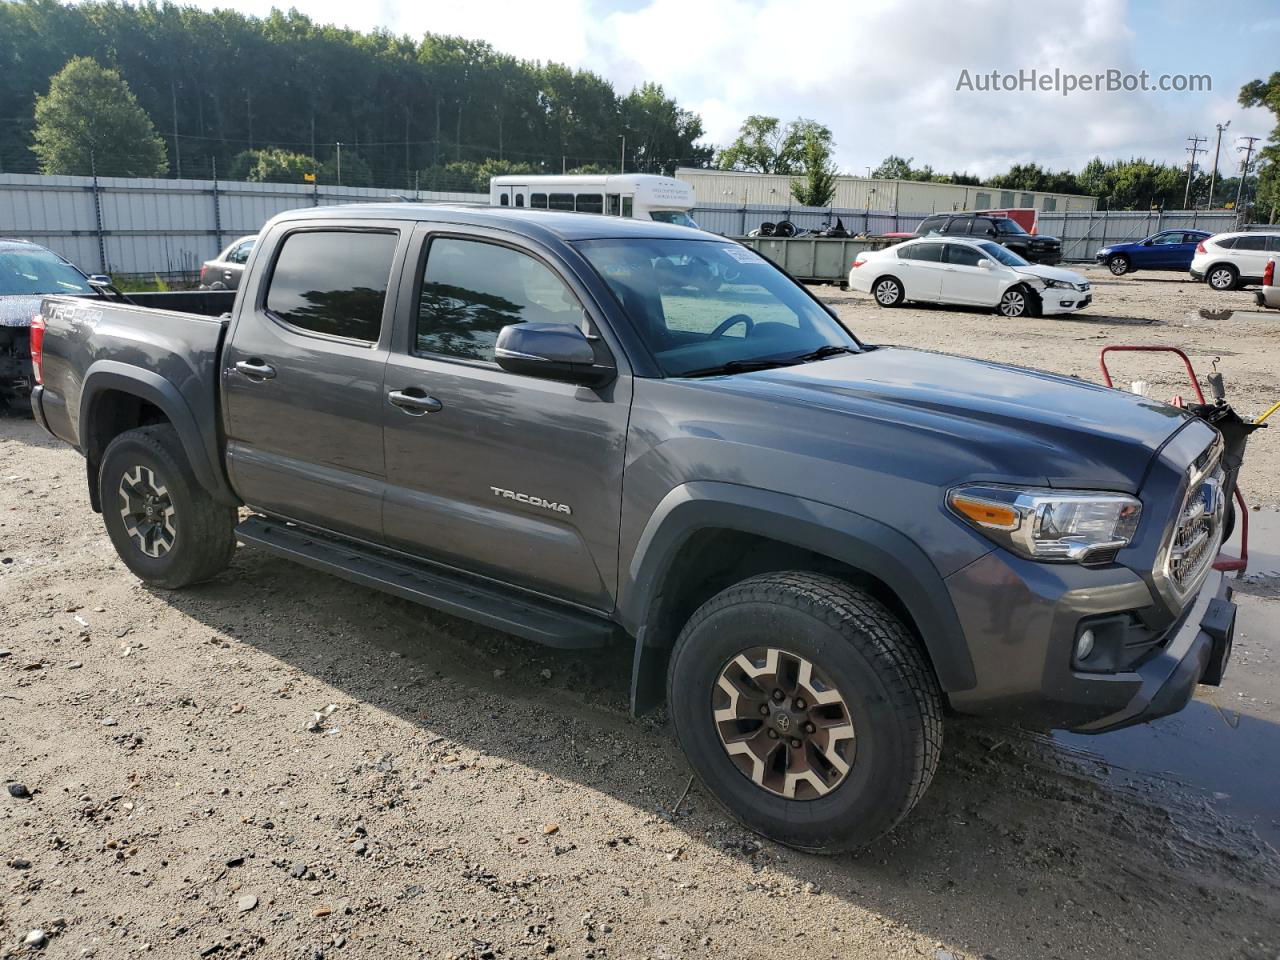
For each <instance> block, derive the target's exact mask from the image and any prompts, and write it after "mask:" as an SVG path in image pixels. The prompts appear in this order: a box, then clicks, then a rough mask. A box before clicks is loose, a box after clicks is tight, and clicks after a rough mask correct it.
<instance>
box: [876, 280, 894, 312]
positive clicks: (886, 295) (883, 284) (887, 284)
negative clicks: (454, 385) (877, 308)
mask: <svg viewBox="0 0 1280 960" xmlns="http://www.w3.org/2000/svg"><path fill="white" fill-rule="evenodd" d="M898 295H899V293H898V285H897V284H896V283H895V282H894V281H892V280H881V281H880V282H879V283H877V284H876V302H877V303H880V304H883V305H884V306H886V307H891V306H893V305H894V304H895V303H897V302H898Z"/></svg>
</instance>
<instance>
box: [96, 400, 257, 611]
mask: <svg viewBox="0 0 1280 960" xmlns="http://www.w3.org/2000/svg"><path fill="white" fill-rule="evenodd" d="M98 495H99V497H100V502H101V503H102V519H103V522H104V523H105V524H106V527H107V534H108V536H110V537H111V543H112V544H113V545H114V546H115V548H116V553H118V554H119V555H120V559H121V560H123V561H124V563H125V566H127V567H128V568H129V569H130V570H132V571H133V573H134V574H135V575H136V576H137V577H138V578H139V579H141V580H144V581H146V582H147V583H150V584H152V585H154V586H157V587H164V588H166V589H171V590H176V589H177V588H179V587H185V586H187V585H189V584H192V583H199V582H200V581H201V580H208V579H209V578H210V577H212V576H214V575H215V574H217V573H219V572H220V571H222V570H223V569H224V568H225V567H226V566H227V564H229V563H230V562H231V555H232V554H233V553H234V552H235V548H236V541H235V533H234V530H235V522H236V511H235V508H234V507H229V506H223V505H222V504H219V503H218V502H217V501H215V500H214V499H213V497H211V496H210V495H209V493H208V492H207V491H206V490H205V489H204V488H203V487H202V486H200V483H199V481H198V480H196V478H195V474H194V473H193V472H192V470H191V465H190V464H189V463H188V462H187V455H186V452H185V451H184V450H183V449H182V442H181V441H180V440H179V439H178V432H177V431H176V430H174V428H173V427H171V426H169V425H168V424H157V425H155V426H149V427H139V428H137V429H136V430H128V431H126V432H124V433H122V434H120V435H119V436H118V437H116V438H115V439H114V440H112V441H111V443H110V444H109V445H108V446H107V450H106V453H104V454H103V457H102V467H101V469H100V470H99V471H98Z"/></svg>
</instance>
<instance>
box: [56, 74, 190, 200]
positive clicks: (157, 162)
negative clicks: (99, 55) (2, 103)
mask: <svg viewBox="0 0 1280 960" xmlns="http://www.w3.org/2000/svg"><path fill="white" fill-rule="evenodd" d="M35 121H36V126H35V145H34V146H33V147H32V148H31V149H32V150H33V151H34V152H35V154H36V156H37V157H39V159H40V172H41V173H46V174H54V173H63V174H81V175H84V174H88V173H91V172H94V171H96V172H97V173H98V174H99V175H100V176H119V177H158V176H163V175H164V174H165V173H166V172H167V170H168V166H169V162H168V157H167V155H166V152H165V145H164V141H163V140H161V139H160V137H159V136H158V135H157V134H156V128H155V126H154V125H153V124H152V123H151V118H150V117H148V116H147V114H146V111H145V110H143V109H142V107H140V106H139V105H138V101H137V99H136V98H135V97H134V95H133V93H132V92H131V91H130V90H129V85H128V84H127V83H125V82H124V80H123V79H122V78H121V76H120V74H119V73H117V72H116V71H114V70H108V69H106V68H104V67H102V66H101V65H100V64H99V63H98V62H97V61H96V60H93V59H91V58H89V57H75V58H73V59H72V60H69V61H68V62H67V64H66V66H64V67H63V68H62V69H61V70H60V71H59V72H58V73H57V74H56V75H55V76H54V77H53V78H52V79H51V80H50V81H49V92H48V93H47V94H45V95H44V96H42V97H38V98H37V99H36V109H35Z"/></svg>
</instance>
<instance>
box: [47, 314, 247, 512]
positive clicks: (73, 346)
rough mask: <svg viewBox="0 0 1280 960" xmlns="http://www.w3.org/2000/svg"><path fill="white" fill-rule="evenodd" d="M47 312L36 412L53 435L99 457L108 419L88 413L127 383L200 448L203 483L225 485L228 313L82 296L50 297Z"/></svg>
mask: <svg viewBox="0 0 1280 960" xmlns="http://www.w3.org/2000/svg"><path fill="white" fill-rule="evenodd" d="M41 315H42V316H43V318H44V323H45V333H44V352H43V364H42V367H43V385H42V386H38V387H37V388H36V391H35V393H36V395H35V397H34V402H33V410H34V411H35V414H36V416H37V418H39V419H40V420H42V421H43V422H44V423H45V425H46V427H47V428H48V430H49V431H50V432H51V433H53V434H54V435H55V436H57V437H59V438H60V439H62V440H65V441H66V442H67V443H70V444H72V445H73V446H75V447H76V448H77V449H79V450H80V452H81V453H83V454H85V455H86V456H87V457H88V458H89V460H90V462H91V463H92V462H93V461H94V460H95V459H96V458H97V456H99V455H100V454H101V452H102V451H101V449H99V446H100V444H99V443H98V442H97V440H96V439H95V430H97V429H99V428H102V427H105V426H107V425H105V424H95V423H93V422H92V421H88V422H86V418H85V417H83V416H82V413H81V412H82V411H83V410H88V409H90V408H91V404H92V401H93V400H94V398H95V397H97V396H99V395H100V394H102V393H103V392H104V391H109V390H112V389H114V388H121V387H126V386H127V387H128V392H130V393H131V394H134V395H135V396H136V395H139V394H141V395H142V400H141V402H143V403H149V404H151V405H153V406H155V407H156V408H158V410H161V411H163V412H164V414H165V416H167V417H168V419H169V420H170V421H172V422H173V423H174V425H175V426H177V427H178V429H179V432H180V434H181V435H182V436H183V438H184V444H189V445H191V446H195V447H198V449H188V451H187V452H188V454H189V455H191V457H192V467H193V468H194V469H195V471H196V474H197V476H199V477H200V479H201V481H202V482H210V483H215V482H216V484H217V485H218V486H220V487H223V488H225V486H226V483H225V478H224V475H223V469H222V466H221V455H220V453H219V445H218V441H219V430H218V423H219V417H218V358H219V355H220V352H221V349H222V341H223V337H224V336H225V335H226V331H227V326H228V324H229V322H230V320H229V318H227V317H207V316H201V315H200V314H196V313H180V312H178V311H175V310H156V309H151V308H149V307H144V306H135V305H130V304H122V303H110V302H103V301H101V300H86V299H84V298H82V297H46V298H45V299H44V301H43V302H42V305H41ZM100 406H109V405H100ZM188 438H189V439H188Z"/></svg>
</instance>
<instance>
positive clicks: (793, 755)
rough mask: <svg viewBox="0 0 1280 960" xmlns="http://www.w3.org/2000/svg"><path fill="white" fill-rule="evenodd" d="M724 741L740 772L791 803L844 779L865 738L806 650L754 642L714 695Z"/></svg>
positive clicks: (734, 662) (727, 670) (715, 716)
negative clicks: (800, 652) (802, 652)
mask: <svg viewBox="0 0 1280 960" xmlns="http://www.w3.org/2000/svg"><path fill="white" fill-rule="evenodd" d="M711 710H712V717H713V720H714V722H715V725H716V732H717V733H718V734H719V736H720V743H721V745H722V746H723V747H724V749H725V753H727V754H728V756H729V759H730V760H731V761H732V762H733V764H734V766H736V767H737V768H738V770H739V771H740V772H741V773H742V774H743V775H744V776H746V777H747V778H748V779H750V780H751V781H752V782H753V783H755V784H756V785H757V786H758V787H760V788H761V789H763V790H767V791H768V792H769V793H772V794H775V795H777V796H780V797H784V798H786V799H788V800H816V799H818V798H820V797H824V796H826V795H827V794H829V793H830V792H831V791H832V790H834V789H835V788H836V787H838V786H840V784H841V783H843V782H844V780H845V778H846V777H847V776H848V774H849V770H850V768H851V767H852V766H853V762H854V755H855V753H856V747H857V741H856V737H855V734H854V728H853V719H852V718H851V716H850V714H849V707H848V705H847V704H846V703H845V701H844V697H843V696H841V694H840V691H839V690H837V689H836V687H835V685H834V684H832V683H831V682H830V680H829V679H828V678H827V677H826V676H825V674H823V672H822V671H821V670H820V669H819V668H818V667H817V666H815V665H814V664H813V663H811V662H810V661H809V660H806V659H805V658H804V657H802V656H799V655H798V654H795V653H791V652H789V651H787V650H782V649H779V648H777V647H753V648H752V649H750V650H745V651H743V652H742V653H740V654H738V655H737V656H735V657H734V658H733V659H731V660H730V661H729V662H728V663H726V664H725V665H724V667H723V668H722V669H721V671H720V676H719V678H718V679H717V681H716V687H715V690H714V691H713V694H712V705H711Z"/></svg>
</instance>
